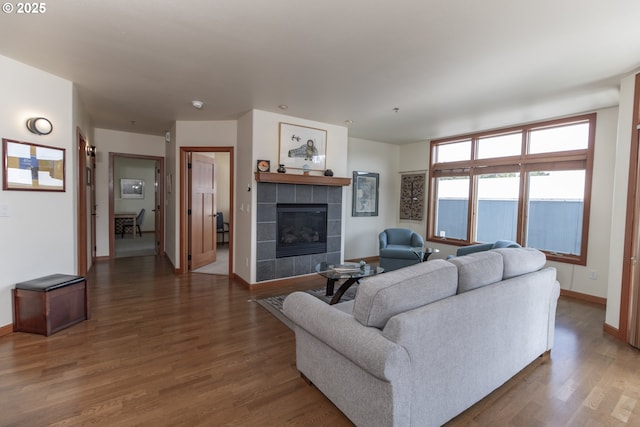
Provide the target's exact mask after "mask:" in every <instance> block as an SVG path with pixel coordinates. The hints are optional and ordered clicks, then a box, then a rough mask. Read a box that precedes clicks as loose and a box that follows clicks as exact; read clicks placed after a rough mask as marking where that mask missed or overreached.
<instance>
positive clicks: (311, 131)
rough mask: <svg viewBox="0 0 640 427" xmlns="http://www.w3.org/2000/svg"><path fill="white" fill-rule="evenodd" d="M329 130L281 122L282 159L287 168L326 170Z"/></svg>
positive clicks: (281, 161)
mask: <svg viewBox="0 0 640 427" xmlns="http://www.w3.org/2000/svg"><path fill="white" fill-rule="evenodd" d="M326 155H327V131H326V130H323V129H316V128H310V127H306V126H297V125H292V124H289V123H280V161H279V163H280V164H282V165H284V166H285V168H287V169H304V170H317V171H324V170H325V161H326Z"/></svg>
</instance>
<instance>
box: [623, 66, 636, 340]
mask: <svg viewBox="0 0 640 427" xmlns="http://www.w3.org/2000/svg"><path fill="white" fill-rule="evenodd" d="M625 229H626V233H625V242H624V256H623V260H622V287H621V292H620V320H619V329H618V338H620V339H622V340H625V341H627V342H628V343H629V344H630V345H632V346H633V347H636V348H640V262H639V260H640V74H637V75H636V79H635V95H634V106H633V130H632V140H631V152H630V155H629V184H628V187H627V215H626V226H625Z"/></svg>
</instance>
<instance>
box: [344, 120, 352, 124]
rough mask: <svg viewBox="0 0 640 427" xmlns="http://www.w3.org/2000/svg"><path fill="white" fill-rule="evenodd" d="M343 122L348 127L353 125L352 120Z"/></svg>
mask: <svg viewBox="0 0 640 427" xmlns="http://www.w3.org/2000/svg"><path fill="white" fill-rule="evenodd" d="M344 122H345V124H348V125H350V124H353V120H345V121H344Z"/></svg>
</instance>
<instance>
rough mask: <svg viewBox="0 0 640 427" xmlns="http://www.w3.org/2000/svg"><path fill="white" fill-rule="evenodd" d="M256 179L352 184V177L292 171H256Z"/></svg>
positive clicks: (279, 181) (302, 182)
mask: <svg viewBox="0 0 640 427" xmlns="http://www.w3.org/2000/svg"><path fill="white" fill-rule="evenodd" d="M256 181H257V182H276V183H283V184H308V185H333V186H335V187H341V186H345V185H351V178H339V177H334V176H319V175H294V174H290V173H274V172H256Z"/></svg>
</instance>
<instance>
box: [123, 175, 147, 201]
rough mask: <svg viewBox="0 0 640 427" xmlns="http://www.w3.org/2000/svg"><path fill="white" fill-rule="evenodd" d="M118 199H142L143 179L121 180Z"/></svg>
mask: <svg viewBox="0 0 640 427" xmlns="http://www.w3.org/2000/svg"><path fill="white" fill-rule="evenodd" d="M120 197H121V198H123V199H144V179H131V178H122V179H121V180H120Z"/></svg>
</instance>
